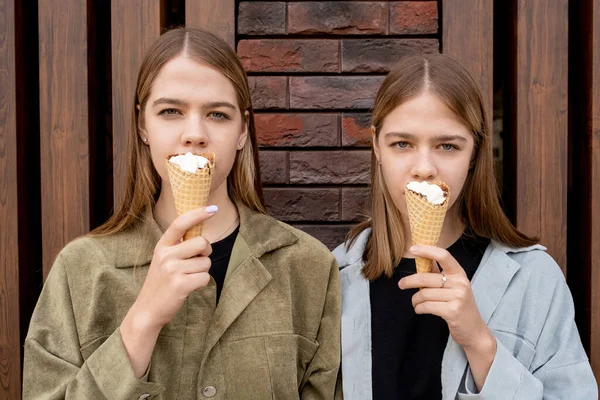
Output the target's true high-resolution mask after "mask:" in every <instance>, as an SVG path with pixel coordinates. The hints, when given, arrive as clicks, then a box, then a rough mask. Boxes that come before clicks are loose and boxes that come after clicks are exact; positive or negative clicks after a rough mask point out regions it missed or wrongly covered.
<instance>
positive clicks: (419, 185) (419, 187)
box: [406, 181, 447, 204]
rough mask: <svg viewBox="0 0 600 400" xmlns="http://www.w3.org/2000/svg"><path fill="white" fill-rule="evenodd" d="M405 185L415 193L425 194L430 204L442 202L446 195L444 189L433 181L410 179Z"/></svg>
mask: <svg viewBox="0 0 600 400" xmlns="http://www.w3.org/2000/svg"><path fill="white" fill-rule="evenodd" d="M406 187H407V188H408V189H409V190H412V191H413V192H415V193H419V194H420V195H422V196H425V198H426V199H427V201H428V202H430V203H431V204H442V203H443V202H444V201H445V200H446V197H447V196H446V193H444V190H442V188H441V187H439V186H438V185H436V184H435V183H427V182H417V181H412V182H409V183H408V184H407V185H406Z"/></svg>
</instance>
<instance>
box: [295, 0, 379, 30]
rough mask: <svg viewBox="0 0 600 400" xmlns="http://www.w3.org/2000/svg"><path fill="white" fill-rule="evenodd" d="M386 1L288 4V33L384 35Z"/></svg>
mask: <svg viewBox="0 0 600 400" xmlns="http://www.w3.org/2000/svg"><path fill="white" fill-rule="evenodd" d="M387 26H388V9H387V2H383V1H377V2H375V1H369V2H354V1H315V2H292V3H288V33H299V34H307V35H310V34H339V35H381V34H385V33H387Z"/></svg>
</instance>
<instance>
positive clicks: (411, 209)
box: [404, 182, 450, 272]
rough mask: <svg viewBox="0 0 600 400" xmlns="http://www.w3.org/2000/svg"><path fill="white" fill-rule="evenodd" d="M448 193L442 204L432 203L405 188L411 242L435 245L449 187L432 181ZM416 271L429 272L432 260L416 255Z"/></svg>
mask: <svg viewBox="0 0 600 400" xmlns="http://www.w3.org/2000/svg"><path fill="white" fill-rule="evenodd" d="M433 183H435V184H437V185H438V186H439V187H441V188H442V190H443V191H444V192H446V193H447V194H448V195H447V196H446V200H445V201H444V202H443V203H442V204H432V203H430V202H429V201H427V198H425V196H422V195H421V194H419V193H417V192H413V191H412V190H409V189H408V188H406V189H405V191H404V192H405V196H406V206H407V208H408V219H409V221H410V232H411V236H412V241H413V244H428V245H431V246H436V245H437V243H438V240H439V239H440V233H441V232H442V225H444V217H445V216H446V210H447V209H448V203H449V198H450V189H449V188H448V185H446V184H445V183H443V182H433ZM415 263H416V264H417V272H431V269H432V268H433V261H432V260H430V259H428V258H423V257H416V258H415Z"/></svg>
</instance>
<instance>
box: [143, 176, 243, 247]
mask: <svg viewBox="0 0 600 400" xmlns="http://www.w3.org/2000/svg"><path fill="white" fill-rule="evenodd" d="M209 205H216V206H217V207H219V211H217V213H216V214H215V215H214V216H212V217H211V218H209V219H207V220H206V221H204V223H203V226H202V236H204V237H205V238H206V240H208V241H209V242H210V243H213V242H215V241H217V240H220V239H223V238H224V237H225V236H227V234H229V233H231V232H232V231H233V230H234V229H235V227H236V226H237V223H236V221H237V220H238V217H239V216H238V211H237V207H236V206H235V204H234V203H233V202H232V201H231V199H230V198H229V195H228V194H227V181H225V182H223V184H221V186H219V187H218V188H216V189H214V190H213V191H212V192H211V193H210V195H209V196H208V204H207V206H209ZM153 211H154V219H155V220H156V222H157V223H158V224H159V225H160V226H161V227H162V228H163V229H167V228H168V227H169V226H170V225H171V223H172V222H173V220H174V219H175V218H177V211H176V210H175V201H174V200H173V192H172V190H171V187H170V186H169V184H168V183H164V182H163V187H162V189H161V192H160V196H159V197H158V200H157V201H156V205H155V206H154V210H153Z"/></svg>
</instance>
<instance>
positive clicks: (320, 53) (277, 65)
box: [238, 39, 340, 72]
mask: <svg viewBox="0 0 600 400" xmlns="http://www.w3.org/2000/svg"><path fill="white" fill-rule="evenodd" d="M339 48H340V46H339V41H338V40H280V39H266V40H242V41H240V42H239V43H238V55H239V56H240V58H241V59H242V63H243V64H244V67H245V68H246V71H249V72H339V70H340V55H339Z"/></svg>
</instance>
